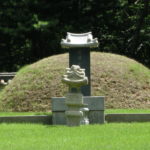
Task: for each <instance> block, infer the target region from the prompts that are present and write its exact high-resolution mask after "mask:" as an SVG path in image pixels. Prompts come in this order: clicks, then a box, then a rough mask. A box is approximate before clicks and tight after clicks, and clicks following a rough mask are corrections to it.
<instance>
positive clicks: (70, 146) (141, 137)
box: [0, 123, 150, 150]
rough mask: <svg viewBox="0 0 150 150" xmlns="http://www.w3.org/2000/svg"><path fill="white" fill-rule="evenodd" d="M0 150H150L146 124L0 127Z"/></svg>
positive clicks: (12, 125)
mask: <svg viewBox="0 0 150 150" xmlns="http://www.w3.org/2000/svg"><path fill="white" fill-rule="evenodd" d="M0 150H150V123H110V124H104V125H87V126H80V127H66V126H51V125H42V124H0Z"/></svg>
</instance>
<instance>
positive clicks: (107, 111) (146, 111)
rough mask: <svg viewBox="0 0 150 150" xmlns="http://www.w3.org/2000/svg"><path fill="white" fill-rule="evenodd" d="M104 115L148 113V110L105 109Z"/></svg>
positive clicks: (149, 110)
mask: <svg viewBox="0 0 150 150" xmlns="http://www.w3.org/2000/svg"><path fill="white" fill-rule="evenodd" d="M105 113H106V114H109V113H110V114H111V113H150V109H106V110H105Z"/></svg>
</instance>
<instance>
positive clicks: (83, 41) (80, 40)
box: [61, 32, 99, 48]
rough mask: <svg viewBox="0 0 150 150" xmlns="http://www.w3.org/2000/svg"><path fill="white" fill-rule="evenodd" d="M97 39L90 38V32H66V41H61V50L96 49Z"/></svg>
mask: <svg viewBox="0 0 150 150" xmlns="http://www.w3.org/2000/svg"><path fill="white" fill-rule="evenodd" d="M98 45H99V43H98V39H97V38H94V39H93V36H92V33H91V32H87V33H81V34H77V33H70V32H67V36H66V39H62V40H61V46H62V48H81V47H90V48H92V47H94V48H95V47H98Z"/></svg>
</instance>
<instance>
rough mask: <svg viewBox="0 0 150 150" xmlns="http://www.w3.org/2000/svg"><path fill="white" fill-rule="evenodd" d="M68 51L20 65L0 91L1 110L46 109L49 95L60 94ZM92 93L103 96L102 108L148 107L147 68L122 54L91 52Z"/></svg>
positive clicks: (63, 89) (149, 82) (149, 81)
mask: <svg viewBox="0 0 150 150" xmlns="http://www.w3.org/2000/svg"><path fill="white" fill-rule="evenodd" d="M66 67H68V54H62V55H56V56H51V57H48V58H45V59H42V60H40V61H38V62H36V63H34V64H31V65H28V66H26V67H24V68H22V69H21V70H20V71H19V72H18V73H17V75H16V77H15V78H14V79H13V80H12V82H11V83H10V84H9V85H8V86H6V88H5V89H4V90H3V91H2V92H1V93H0V106H1V107H0V109H1V111H49V110H50V107H51V104H50V97H56V96H64V95H65V93H66V92H67V90H68V89H67V87H66V85H64V84H62V82H61V77H62V75H63V74H64V73H65V68H66ZM91 82H92V95H94V96H99V95H102V96H106V102H105V106H106V108H145V109H146V108H150V70H149V69H148V68H146V67H144V66H143V65H141V64H139V63H137V62H136V61H134V60H132V59H129V58H127V57H124V56H120V55H114V54H109V53H100V52H92V53H91Z"/></svg>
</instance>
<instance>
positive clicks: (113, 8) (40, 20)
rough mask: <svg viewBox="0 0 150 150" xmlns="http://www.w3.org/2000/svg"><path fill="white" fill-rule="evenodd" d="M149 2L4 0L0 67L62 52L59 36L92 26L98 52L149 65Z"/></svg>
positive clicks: (14, 66) (9, 67) (11, 68)
mask: <svg viewBox="0 0 150 150" xmlns="http://www.w3.org/2000/svg"><path fill="white" fill-rule="evenodd" d="M149 7H150V2H149V1H148V0H113V1H112V0H61V1H59V0H51V1H49V0H42V1H41V0H32V1H31V0H20V1H17V0H7V1H5V0H1V3H0V35H1V36H0V49H1V55H0V71H16V70H18V69H19V68H20V67H21V66H23V65H25V64H28V63H32V62H34V61H36V60H39V59H41V58H43V57H47V56H50V55H54V54H58V53H63V52H64V51H65V50H63V49H61V48H60V41H61V39H62V38H63V37H65V35H66V32H68V31H69V32H79V33H80V32H88V31H92V32H93V34H94V36H95V37H98V39H99V42H100V46H99V48H98V51H105V52H112V53H117V54H122V55H126V56H129V57H132V58H134V59H136V60H138V61H140V62H142V63H143V64H145V65H147V66H149V67H150V42H149V41H150V34H149V33H150V8H149Z"/></svg>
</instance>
